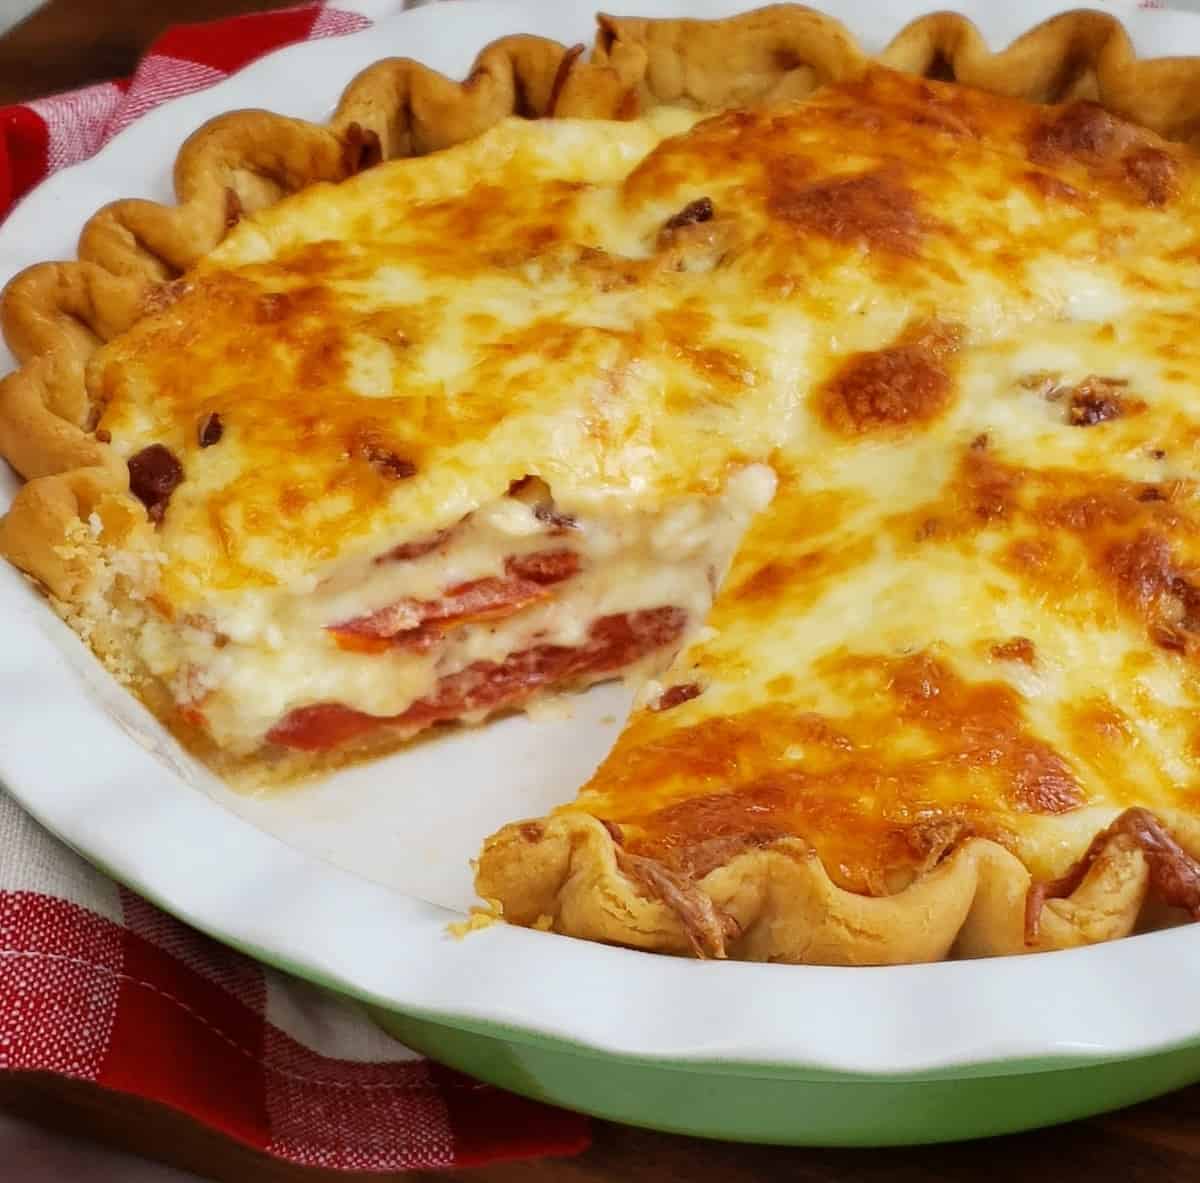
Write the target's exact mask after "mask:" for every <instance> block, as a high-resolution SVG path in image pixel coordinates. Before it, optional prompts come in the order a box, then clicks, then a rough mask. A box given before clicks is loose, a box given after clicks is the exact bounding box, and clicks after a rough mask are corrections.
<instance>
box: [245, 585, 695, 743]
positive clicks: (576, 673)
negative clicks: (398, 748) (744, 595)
mask: <svg viewBox="0 0 1200 1183" xmlns="http://www.w3.org/2000/svg"><path fill="white" fill-rule="evenodd" d="M686 623H687V614H686V613H685V612H684V611H683V610H682V609H681V608H650V609H647V610H645V611H642V612H627V613H621V614H619V615H616V616H604V617H601V618H600V619H599V620H597V621H595V623H593V625H592V627H591V628H590V629H589V630H588V639H587V641H586V642H585V643H584V644H582V645H579V646H575V647H568V646H565V645H535V646H533V647H532V648H530V649H524V650H522V651H521V652H520V653H513V654H510V655H509V656H508V657H506V658H505V659H504V660H503V661H500V662H496V661H477V662H476V663H475V664H474V665H470V666H468V667H467V668H466V669H464V670H460V671H459V672H458V673H456V674H451V675H449V676H448V677H445V678H443V679H442V680H441V681H440V682H439V683H438V686H437V690H436V691H435V693H434V694H433V695H431V696H430V697H428V698H422V699H419V700H418V701H417V702H414V703H413V704H412V706H410V707H409V708H408V710H406V711H404V712H403V713H402V714H399V715H391V716H382V715H368V714H366V713H364V712H363V711H357V710H354V709H353V708H351V707H347V706H343V705H341V704H340V703H314V704H313V705H312V706H306V707H299V708H298V709H296V710H294V711H291V712H290V713H289V714H287V715H285V716H284V717H283V718H282V719H281V720H280V721H279V722H278V723H276V724H275V726H274V727H272V728H271V730H270V731H269V732H268V734H267V739H268V740H270V741H271V742H272V743H277V744H281V745H282V746H283V747H288V748H296V749H299V750H300V751H305V752H319V751H325V750H327V749H329V748H335V747H338V746H339V745H341V744H344V743H347V742H348V741H349V740H352V739H357V738H358V737H360V736H363V735H366V734H367V733H369V732H371V731H374V730H375V729H376V728H379V727H386V726H400V727H404V728H413V727H426V726H429V725H430V724H431V723H438V722H442V721H444V720H449V719H457V718H459V717H460V716H462V715H469V714H473V713H474V712H476V711H482V710H487V711H495V710H499V709H501V708H502V707H513V706H519V705H520V704H521V703H523V702H525V701H526V700H527V699H529V698H531V697H532V696H533V695H534V694H535V693H536V692H537V691H538V690H541V689H543V688H544V687H547V686H554V685H556V684H559V683H562V684H564V685H568V684H570V683H572V682H575V681H578V680H579V679H581V678H584V677H594V676H596V675H598V674H605V673H615V672H616V671H617V670H620V669H624V668H625V666H627V665H631V664H632V663H633V662H635V661H637V660H638V659H639V658H641V657H645V656H646V654H648V653H652V652H654V651H655V650H656V649H661V648H663V647H664V646H666V645H671V644H674V643H675V642H677V641H678V640H679V638H680V637H681V636H682V635H683V629H684V626H685V624H686Z"/></svg>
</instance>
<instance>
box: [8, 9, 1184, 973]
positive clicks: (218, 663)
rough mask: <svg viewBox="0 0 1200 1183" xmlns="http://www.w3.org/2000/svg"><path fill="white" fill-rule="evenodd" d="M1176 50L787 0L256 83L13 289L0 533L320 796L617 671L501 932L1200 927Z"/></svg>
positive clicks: (1016, 939) (192, 722) (481, 885)
mask: <svg viewBox="0 0 1200 1183" xmlns="http://www.w3.org/2000/svg"><path fill="white" fill-rule="evenodd" d="M1198 117H1200V65H1198V64H1197V63H1196V62H1193V61H1191V60H1188V59H1178V60H1167V59H1164V60H1159V61H1138V60H1137V59H1136V58H1135V57H1134V55H1133V51H1132V49H1131V47H1130V45H1129V42H1128V40H1127V38H1126V37H1125V34H1124V33H1123V31H1122V29H1121V27H1120V25H1119V24H1118V23H1117V22H1115V21H1114V20H1113V19H1111V18H1109V17H1107V16H1104V15H1102V14H1098V13H1070V14H1066V15H1064V16H1061V17H1057V18H1054V19H1053V20H1051V21H1048V22H1046V23H1045V24H1043V25H1041V26H1039V27H1038V28H1036V29H1034V30H1032V31H1031V32H1030V33H1028V34H1026V35H1025V36H1024V37H1022V38H1021V39H1019V40H1018V41H1017V42H1015V43H1014V44H1013V45H1012V46H1010V47H1009V48H1008V49H1006V50H1005V51H1003V52H1001V53H997V54H992V53H990V52H989V51H988V49H987V47H986V46H985V45H984V44H983V42H982V40H981V38H980V37H979V35H978V33H977V32H976V31H975V30H974V28H973V27H972V26H971V25H970V24H969V23H968V22H966V21H965V20H963V19H962V18H959V17H956V16H951V15H945V14H942V15H938V16H932V17H928V18H924V19H922V20H919V21H917V22H915V23H914V24H912V25H910V26H909V27H908V28H906V29H905V30H903V31H902V32H901V33H900V34H899V36H898V37H897V38H896V39H895V40H894V41H893V42H892V43H891V45H890V46H889V47H888V48H887V50H886V51H885V52H884V53H883V54H882V55H881V56H880V57H879V58H876V59H869V58H868V57H867V56H866V55H864V54H863V52H862V51H861V50H860V48H859V47H858V46H857V45H856V43H855V42H854V41H853V39H852V38H851V37H850V36H849V35H848V34H847V32H846V31H845V30H844V29H843V28H842V27H841V26H840V25H839V24H837V22H835V21H833V20H831V19H830V18H828V17H826V16H823V15H821V14H819V13H816V12H813V11H812V10H808V9H804V8H800V7H797V6H781V7H775V8H770V9H762V10H759V11H757V12H753V13H748V14H746V15H744V16H741V17H736V18H732V19H731V20H727V21H718V22H701V21H647V20H637V19H624V18H620V19H616V18H607V17H602V18H601V20H600V32H599V35H598V38H597V42H596V45H595V48H594V50H593V53H592V57H591V60H590V61H587V62H585V61H583V60H582V58H581V54H580V51H579V49H578V48H576V49H571V50H568V49H565V48H564V47H562V46H559V45H556V44H554V43H551V42H547V41H543V40H540V39H537V38H527V37H522V38H509V39H505V40H504V41H501V42H497V43H496V44H494V45H492V46H490V47H489V48H488V49H486V50H485V51H484V52H483V54H482V55H481V56H480V58H479V59H478V61H477V63H476V66H475V68H474V70H473V71H472V73H471V75H470V77H469V78H468V79H467V81H466V82H464V83H462V84H457V83H453V82H450V81H448V80H446V79H444V78H441V77H440V76H438V75H435V74H433V73H431V72H430V71H428V70H425V69H424V68H422V67H420V66H417V65H415V64H414V63H411V62H407V61H389V62H383V63H379V64H377V65H376V66H374V67H371V68H370V69H368V70H367V71H365V72H364V73H363V74H362V75H360V76H359V78H358V79H356V80H355V81H354V82H353V83H352V84H351V86H350V87H349V88H348V89H347V91H346V92H345V94H344V95H343V98H342V101H341V103H340V105H339V107H338V110H337V112H336V113H335V116H334V119H333V121H332V123H331V124H330V126H329V127H316V126H314V125H310V124H303V123H300V122H298V121H295V120H285V119H282V118H280V117H276V116H271V115H268V114H266V113H263V112H240V113H234V114H232V115H229V116H225V117H223V118H222V119H220V120H217V121H215V122H214V123H212V124H210V125H208V126H206V127H205V128H203V129H201V131H200V132H198V133H197V134H196V135H195V136H193V137H192V139H191V140H189V141H188V143H187V144H186V145H185V146H184V148H183V150H182V151H181V153H180V156H179V159H178V161H177V165H176V178H177V188H178V193H179V199H180V200H179V205H178V206H176V207H171V208H167V207H162V206H157V205H153V204H151V203H147V202H118V203H117V204H116V205H114V206H110V207H108V208H106V209H105V210H102V211H101V212H100V213H99V214H97V215H96V217H95V218H93V219H92V221H91V222H89V224H88V226H87V227H86V228H85V231H84V233H83V236H82V238H81V241H80V251H79V253H80V259H79V261H78V262H76V263H58V264H44V265H41V266H38V267H35V268H33V269H31V270H30V271H28V272H26V273H24V274H23V275H21V276H19V277H17V279H15V280H14V281H13V282H12V283H11V284H10V285H9V287H8V289H7V291H6V293H5V297H4V300H3V305H2V308H0V312H2V316H3V327H4V331H5V335H6V338H7V340H8V341H9V343H10V345H11V347H12V349H13V352H14V353H15V354H16V356H17V357H18V360H19V362H20V363H21V368H20V369H19V370H18V371H17V372H16V373H14V374H13V375H11V376H10V377H8V378H7V379H6V380H5V381H4V383H3V385H2V386H0V451H2V452H3V453H4V455H5V456H6V457H7V458H8V460H9V461H10V463H11V464H12V465H13V467H14V468H16V469H17V471H18V472H19V473H20V474H21V475H22V476H24V477H25V478H26V481H27V483H26V484H25V485H24V486H23V487H22V489H21V490H20V492H19V493H18V495H17V497H16V499H15V500H14V502H13V505H12V507H11V509H10V510H9V513H8V515H7V516H6V517H5V518H4V519H3V522H2V523H0V548H2V549H3V552H4V553H5V554H6V556H7V557H8V558H9V559H10V560H11V561H12V562H14V563H15V564H16V565H17V566H18V567H19V568H21V569H22V570H23V571H25V572H26V573H27V574H29V575H30V576H31V577H32V578H33V579H34V580H35V581H36V582H37V583H38V584H39V586H41V587H42V588H43V589H44V590H45V591H46V592H47V594H48V595H49V597H50V599H51V601H52V603H53V604H54V606H55V608H56V609H57V610H58V611H59V612H60V613H61V614H62V615H63V616H64V617H65V618H66V619H67V620H68V621H69V622H70V623H71V624H72V625H73V626H74V627H75V628H76V629H77V630H78V631H79V632H80V634H81V635H82V636H83V637H84V638H85V639H86V640H87V641H88V643H89V644H91V646H92V647H93V649H94V650H95V651H96V653H97V654H98V655H99V656H100V657H101V659H102V660H103V661H104V662H105V663H106V665H107V666H108V667H109V669H110V670H112V671H113V673H114V674H116V675H117V676H118V677H119V678H121V679H122V680H123V681H124V682H125V683H126V684H128V685H129V686H130V687H131V688H132V689H133V690H134V691H135V692H136V693H137V694H138V695H139V696H140V697H141V698H142V699H143V701H145V702H146V703H147V705H148V706H150V708H151V709H152V710H154V711H155V713H157V714H158V715H159V717H160V718H161V719H162V720H163V721H164V723H166V724H167V726H168V727H170V728H171V729H172V731H173V732H174V733H175V734H176V735H177V736H178V737H179V739H180V740H181V741H182V742H184V743H185V744H186V745H188V746H189V747H191V748H192V749H193V750H195V751H196V752H198V753H199V754H200V755H201V756H202V757H203V758H205V759H206V760H207V761H208V762H209V763H210V764H211V765H212V766H213V767H214V768H216V769H217V770H218V771H220V772H221V773H222V774H224V775H226V776H227V777H230V778H231V779H236V780H248V781H255V780H264V779H265V780H280V779H287V778H290V777H294V776H298V775H309V774H312V773H314V772H317V771H320V770H322V769H325V768H329V767H334V766H337V765H339V764H342V763H345V762H347V761H350V760H354V759H358V758H361V757H363V756H364V755H369V754H374V753H378V752H381V751H384V750H388V749H390V748H392V747H395V746H396V745H398V744H402V743H405V742H407V741H408V740H409V739H411V737H412V736H413V735H414V734H416V733H417V732H419V731H422V730H424V729H426V728H428V727H430V726H431V725H433V724H437V723H443V722H468V723H476V722H482V721H483V720H484V719H486V718H487V717H488V716H490V715H492V714H495V713H496V712H499V711H505V710H511V709H523V708H528V707H530V706H532V705H533V704H534V703H536V702H538V701H540V700H541V699H543V698H545V697H546V696H548V695H553V694H558V693H561V692H562V691H564V690H566V689H572V688H575V687H579V686H583V685H586V684H588V683H590V682H594V681H597V680H600V679H605V678H611V677H616V676H624V677H626V678H632V679H634V680H636V681H637V682H638V684H639V685H640V687H641V689H640V691H639V705H638V706H637V708H636V709H635V711H634V713H633V715H632V717H631V718H630V720H629V721H628V724H627V726H626V728H625V730H624V732H623V734H622V735H621V737H620V738H619V740H618V741H617V744H616V746H615V747H614V749H613V751H612V752H611V753H610V755H609V756H608V757H607V759H606V760H605V761H604V763H603V764H602V765H601V767H600V768H599V769H598V770H597V772H596V774H595V775H594V777H593V778H592V779H591V780H590V781H589V783H588V784H587V785H585V786H584V788H583V789H582V790H581V791H580V794H579V796H578V798H577V799H576V800H575V801H574V802H573V803H571V804H569V805H566V806H563V807H562V808H560V809H559V810H557V811H555V812H554V813H552V814H551V815H550V816H548V817H546V818H542V819H536V820H530V821H521V822H515V823H514V824H512V825H510V826H507V827H505V828H504V829H502V830H501V831H500V832H499V833H497V834H496V835H494V836H493V837H492V838H490V839H489V840H488V841H487V843H486V844H485V846H484V849H483V851H482V853H481V855H480V859H479V863H478V867H477V887H478V891H479V894H480V895H481V897H483V898H484V899H485V900H486V901H488V902H489V905H490V907H491V908H492V910H493V913H494V914H495V915H497V916H499V917H502V918H503V919H505V920H507V921H509V922H511V923H516V924H522V925H530V926H536V927H539V928H545V929H552V930H554V931H557V932H561V933H566V934H570V935H574V936H579V937H584V938H588V939H594V940H602V941H609V942H615V943H619V944H624V945H630V946H633V947H636V948H642V949H648V950H655V951H662V952H670V953H680V954H695V955H698V956H710V957H734V958H741V959H753V960H779V961H787V962H818V963H829V964H879V963H890V962H911V961H928V960H936V959H939V958H944V957H947V956H980V955H994V954H1004V953H1014V952H1023V951H1027V950H1032V949H1055V948H1062V947H1065V946H1069V945H1077V944H1083V943H1090V942H1095V941H1100V940H1107V939H1111V938H1114V937H1119V936H1123V935H1126V934H1127V933H1129V932H1132V931H1134V930H1135V929H1136V928H1137V927H1138V926H1139V925H1140V926H1149V925H1158V924H1164V923H1171V922H1175V921H1178V920H1181V919H1184V918H1187V917H1189V916H1190V917H1200V864H1198V863H1197V862H1196V861H1195V860H1194V858H1193V854H1196V855H1200V821H1198V808H1197V806H1198V802H1200V796H1198V795H1197V794H1200V778H1198V777H1197V775H1196V770H1197V767H1198V761H1200V726H1198V724H1197V720H1198V719H1200V714H1198V713H1197V707H1198V706H1200V682H1198V680H1197V673H1196V671H1197V668H1198V667H1197V665H1196V662H1197V660H1198V659H1200V488H1198V486H1197V483H1196V480H1195V479H1194V477H1193V475H1192V472H1191V467H1192V463H1193V456H1194V454H1195V449H1196V447H1197V442H1198V441H1200V413H1198V412H1196V411H1195V410H1194V409H1193V405H1192V404H1193V402H1194V396H1193V386H1194V383H1195V380H1196V377H1197V376H1200V340H1197V334H1196V333H1195V331H1194V327H1193V326H1194V324H1195V321H1196V317H1197V312H1198V311H1200V308H1198V307H1197V306H1198V304H1200V281H1197V279H1196V274H1197V268H1196V264H1197V262H1198V261H1200V216H1198V211H1200V168H1198V166H1197V160H1196V157H1195V155H1194V152H1193V150H1192V148H1191V147H1190V146H1189V141H1190V140H1191V139H1192V137H1193V136H1194V135H1195V134H1196V128H1197V127H1198V126H1200V123H1198V122H1197V119H1198Z"/></svg>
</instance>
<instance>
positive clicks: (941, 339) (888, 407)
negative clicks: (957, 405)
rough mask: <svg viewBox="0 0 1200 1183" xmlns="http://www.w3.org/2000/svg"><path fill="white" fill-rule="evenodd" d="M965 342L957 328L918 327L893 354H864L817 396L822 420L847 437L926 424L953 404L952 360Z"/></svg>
mask: <svg viewBox="0 0 1200 1183" xmlns="http://www.w3.org/2000/svg"><path fill="white" fill-rule="evenodd" d="M961 342H962V329H961V328H960V327H959V326H957V325H950V324H945V323H943V322H941V321H932V322H929V323H926V324H922V325H918V326H915V327H914V328H913V329H910V330H909V331H908V332H906V333H905V334H904V335H903V336H902V337H901V338H900V340H899V341H898V342H897V343H896V344H895V345H893V346H891V347H890V348H888V349H880V350H878V351H876V352H874V353H859V354H856V355H855V356H854V357H851V358H850V359H849V361H847V362H845V363H844V364H843V365H842V367H841V369H840V370H839V371H838V372H837V373H836V374H835V375H834V376H833V378H832V379H831V380H830V381H828V382H827V383H825V385H824V386H822V387H821V388H820V389H819V390H818V391H817V396H816V397H817V404H818V408H819V411H820V414H821V417H822V419H823V420H824V421H825V423H826V424H827V425H828V426H829V427H830V428H831V429H832V430H834V431H837V432H838V433H839V434H842V435H862V434H866V433H868V432H878V431H894V430H896V429H897V428H906V427H909V426H914V425H917V424H925V423H928V422H930V421H931V420H933V419H936V418H937V417H938V416H939V415H941V414H942V413H943V412H944V411H945V410H946V409H947V407H948V406H949V405H950V401H951V397H952V395H953V393H954V386H953V382H952V380H951V375H950V372H949V370H948V367H947V361H948V359H949V358H950V357H951V356H952V355H953V354H954V353H955V351H956V350H957V349H958V348H959V345H960V344H961Z"/></svg>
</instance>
